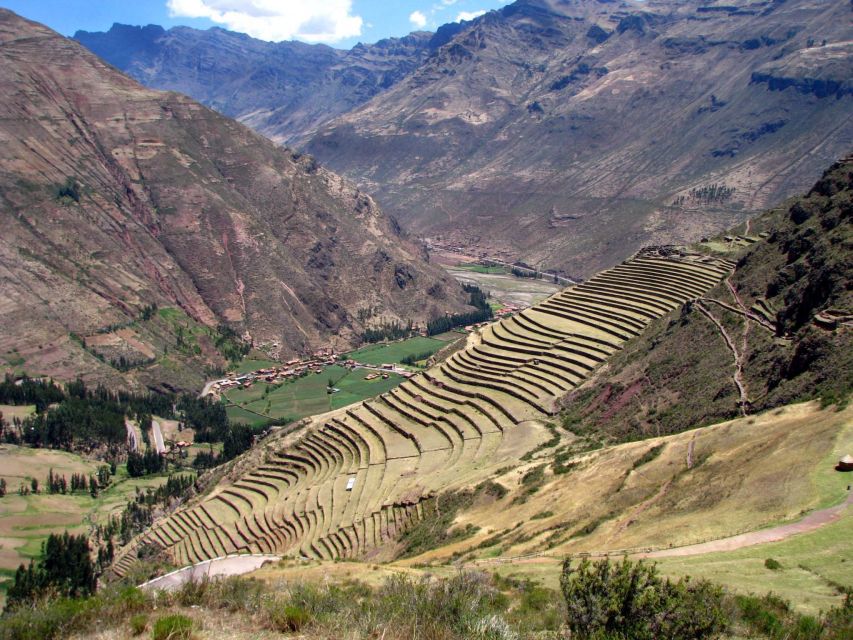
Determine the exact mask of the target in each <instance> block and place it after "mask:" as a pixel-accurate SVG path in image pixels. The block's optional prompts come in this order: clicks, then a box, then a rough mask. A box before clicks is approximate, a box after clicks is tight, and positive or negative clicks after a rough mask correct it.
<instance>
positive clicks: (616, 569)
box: [560, 558, 726, 640]
mask: <svg viewBox="0 0 853 640" xmlns="http://www.w3.org/2000/svg"><path fill="white" fill-rule="evenodd" d="M560 586H561V589H562V591H563V597H564V598H565V600H566V607H567V612H568V613H567V617H568V620H567V621H568V625H569V628H570V629H571V630H572V633H573V637H577V638H579V639H581V640H583V639H585V638H601V637H605V638H630V639H631V640H652V639H654V638H668V639H669V640H698V639H701V638H713V637H716V636H718V635H719V634H720V633H722V632H723V630H724V629H725V627H726V616H725V611H724V607H723V593H722V590H721V589H720V588H719V587H717V586H714V585H712V584H711V583H709V582H705V581H696V582H693V581H691V580H690V579H689V578H685V579H683V580H679V581H678V582H671V581H669V580H665V579H662V578H661V577H660V576H658V573H657V568H656V567H655V565H653V564H651V565H650V564H646V563H644V562H637V563H636V564H635V563H633V562H631V561H630V560H628V559H627V558H625V559H623V560H622V562H621V563H619V564H616V563H611V562H610V560H607V559H604V560H600V561H598V562H596V563H594V564H593V563H591V562H590V561H589V560H588V559H584V560H583V561H582V562H581V563H580V565H578V567H577V568H574V567H572V564H571V559H566V560H565V561H564V562H563V571H562V575H561V576H560Z"/></svg>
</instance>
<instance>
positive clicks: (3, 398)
mask: <svg viewBox="0 0 853 640" xmlns="http://www.w3.org/2000/svg"><path fill="white" fill-rule="evenodd" d="M64 398H65V392H64V391H63V390H62V389H61V388H60V387H58V386H57V385H56V384H54V383H53V381H52V380H34V379H33V378H26V377H25V378H21V379H20V380H15V378H14V377H13V376H12V375H10V374H6V376H5V377H4V379H3V382H0V404H12V405H25V404H34V405H35V406H36V411H44V410H45V409H46V408H47V407H48V405H50V404H53V403H54V402H60V401H62V400H63V399H64Z"/></svg>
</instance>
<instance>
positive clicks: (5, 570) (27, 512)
mask: <svg viewBox="0 0 853 640" xmlns="http://www.w3.org/2000/svg"><path fill="white" fill-rule="evenodd" d="M99 466H101V463H98V462H93V461H90V460H86V459H84V458H83V457H81V456H79V455H76V454H72V453H66V452H64V451H55V450H51V449H30V448H28V447H17V446H14V445H2V446H0V477H2V478H4V479H5V480H6V483H7V485H8V487H7V491H8V492H7V494H6V495H5V496H4V497H3V498H0V596H2V593H3V592H4V591H5V588H6V587H7V586H8V584H7V582H6V581H7V580H8V579H10V578H11V577H12V576H14V571H15V569H16V568H17V567H18V565H20V564H21V563H26V562H28V561H29V560H30V559H31V558H35V557H37V556H39V555H40V553H41V544H42V542H43V541H44V540H45V539H46V538H47V536H48V535H49V534H51V533H56V532H62V531H65V530H68V531H69V532H72V533H85V532H86V531H87V530H88V526H89V525H90V524H93V523H104V522H106V521H107V520H108V519H109V517H110V516H111V515H115V514H117V513H120V512H121V510H122V509H123V508H124V506H125V505H126V504H127V501H128V500H129V499H131V498H132V497H133V495H134V494H135V493H136V489H137V488H140V489H141V490H143V491H144V490H145V489H146V488H148V487H152V488H155V487H158V486H159V485H161V484H163V483H164V482H165V481H166V477H167V476H166V475H157V476H147V477H144V478H130V477H129V476H128V475H127V470H126V468H125V466H124V465H119V466H118V468H117V469H116V475H115V476H114V477H113V479H112V484H111V485H110V486H109V487H108V488H107V489H105V490H103V491H102V492H101V493H100V495H99V496H98V497H97V498H96V499H93V498H92V497H91V496H90V495H89V494H88V493H87V492H86V493H84V492H78V493H75V494H73V495H71V494H66V495H62V494H54V495H51V494H48V493H46V492H45V491H44V485H45V482H46V478H47V475H48V472H49V470H50V469H53V471H54V473H56V474H59V475H64V476H65V477H66V478H67V479H69V480H70V476H71V474H72V473H84V474H86V475H87V476H88V475H94V474H97V470H98V467H99ZM32 478H35V479H36V480H38V481H39V485H40V486H41V489H42V492H41V493H39V494H38V495H35V494H32V493H31V494H30V495H26V496H21V495H19V494H18V487H19V486H20V485H21V484H24V485H25V486H27V487H29V486H30V481H31V480H32Z"/></svg>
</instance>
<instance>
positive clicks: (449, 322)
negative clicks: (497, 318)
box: [427, 284, 494, 336]
mask: <svg viewBox="0 0 853 640" xmlns="http://www.w3.org/2000/svg"><path fill="white" fill-rule="evenodd" d="M463 287H464V289H465V291H466V292H467V293H468V304H470V305H471V306H473V307H476V308H477V310H476V311H469V312H468V313H454V314H452V315H447V316H443V317H440V318H433V319H432V320H430V321H429V322H427V335H430V336H434V335H438V334H439V333H444V332H445V331H450V330H451V329H453V328H455V327H464V326H467V325H469V324H476V323H478V322H485V321H486V320H489V319H491V318H492V317H493V316H494V312H493V311H492V307H491V305H490V304H489V294H487V293H485V292H484V291H483V290H482V289H480V287H478V286H476V285H472V284H466V285H463Z"/></svg>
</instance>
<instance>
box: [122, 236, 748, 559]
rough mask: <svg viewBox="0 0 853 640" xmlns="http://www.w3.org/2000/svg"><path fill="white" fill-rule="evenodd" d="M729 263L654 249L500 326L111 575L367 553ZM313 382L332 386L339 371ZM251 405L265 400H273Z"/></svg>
mask: <svg viewBox="0 0 853 640" xmlns="http://www.w3.org/2000/svg"><path fill="white" fill-rule="evenodd" d="M732 268H733V264H732V263H730V262H727V261H723V260H718V259H713V258H709V257H706V256H700V255H696V254H684V253H678V252H669V251H668V252H667V255H663V254H662V253H659V252H658V251H657V250H655V249H650V250H646V251H644V252H641V253H639V254H638V255H637V256H635V257H634V258H632V259H631V260H629V261H627V262H625V263H623V264H621V265H619V266H617V267H614V268H613V269H610V270H608V271H604V272H602V273H601V274H599V275H597V276H596V277H594V278H592V279H591V280H589V281H587V282H585V283H582V284H579V285H575V286H573V287H570V288H568V289H565V290H563V291H560V292H558V293H556V294H554V295H552V296H550V297H549V298H547V299H546V300H544V301H543V302H541V303H539V304H538V305H536V306H535V307H533V308H530V309H527V310H525V311H522V312H521V313H519V314H517V315H515V316H512V317H509V318H505V319H503V320H501V321H499V322H496V323H493V324H491V325H489V326H487V327H486V328H484V329H482V330H480V332H479V335H478V336H475V337H474V339H473V340H472V341H470V342H469V346H468V347H467V348H466V349H464V350H462V351H457V352H456V353H454V354H453V355H451V356H450V357H449V358H447V359H446V360H445V361H443V362H442V363H441V364H439V365H436V366H434V367H432V368H430V369H429V370H427V371H424V372H422V373H419V374H417V375H415V376H413V377H412V378H410V379H408V380H406V381H405V382H402V383H401V384H399V385H398V386H396V388H394V389H392V390H390V391H388V392H386V393H383V394H382V395H380V396H378V397H376V398H373V399H369V400H365V401H363V402H360V403H358V404H355V405H350V406H348V407H345V408H342V409H339V410H337V411H335V412H334V413H332V414H327V415H325V416H321V417H319V418H317V419H316V420H315V421H314V424H312V425H311V426H310V427H308V428H307V429H306V430H304V431H302V432H300V433H298V434H295V435H288V436H279V437H277V438H276V437H273V438H270V439H268V440H266V441H265V442H264V443H263V444H262V445H261V446H260V447H257V448H256V449H255V450H253V451H251V452H250V453H249V454H247V455H246V456H245V457H243V458H242V459H240V460H238V462H237V466H236V467H235V469H234V470H233V471H232V472H231V473H230V474H229V478H231V479H228V480H223V481H222V482H221V483H220V484H219V485H217V486H216V487H215V488H214V489H213V491H212V492H211V493H209V494H208V495H206V496H204V497H202V498H200V499H199V500H197V501H194V502H191V503H190V504H188V505H186V506H185V507H183V508H181V509H179V510H178V511H176V512H174V513H172V514H171V515H170V516H169V517H168V518H166V519H164V520H162V521H160V522H158V523H155V525H154V526H153V527H152V528H151V529H150V530H149V531H147V532H146V533H144V534H143V535H142V536H140V537H139V538H137V539H136V540H135V541H133V542H132V543H131V544H130V545H128V546H127V547H126V548H125V549H124V550H123V551H122V552H121V553H120V554H119V556H118V557H117V560H116V562H115V564H114V566H113V569H114V572H115V573H116V574H117V575H123V574H124V573H125V572H126V571H127V570H128V569H129V568H130V566H131V565H132V564H133V563H134V562H135V558H136V553H135V550H136V548H137V546H138V545H139V544H145V545H148V546H149V547H153V548H159V549H160V550H161V551H162V553H163V554H165V555H166V556H168V557H169V558H170V559H171V562H172V563H173V564H175V565H178V566H182V565H186V564H192V563H196V562H198V561H200V560H204V559H208V558H214V557H217V556H221V555H227V554H231V553H277V554H290V555H304V556H308V557H314V558H321V559H335V558H355V557H361V556H364V555H365V554H367V553H369V552H370V550H372V549H375V548H377V547H379V546H381V545H383V544H384V543H385V542H386V541H389V540H392V539H396V538H397V537H398V536H399V535H400V534H402V533H403V532H405V531H407V530H408V529H410V528H411V527H412V526H414V525H415V524H416V523H418V522H419V521H420V520H421V519H422V518H423V517H424V515H425V513H427V511H428V510H429V509H430V507H431V504H432V503H431V501H434V500H435V496H436V495H437V494H438V493H440V492H444V491H448V490H452V489H456V488H462V487H466V486H470V485H471V484H476V483H478V482H482V481H484V480H486V479H488V478H490V477H491V476H492V475H494V474H495V472H496V470H497V469H498V468H501V467H504V466H507V465H511V466H512V465H517V463H518V460H519V458H520V457H522V456H523V455H524V454H525V453H527V452H528V451H529V450H530V449H531V447H535V446H536V445H537V444H538V443H541V442H543V441H544V440H546V439H547V438H548V435H549V434H548V431H547V430H546V429H545V428H544V425H543V422H544V420H546V419H547V417H548V416H549V415H551V414H552V413H554V412H555V411H556V402H557V400H558V399H559V398H561V397H563V396H564V395H566V393H568V392H570V391H571V390H573V389H575V388H576V387H577V386H578V385H580V384H581V383H582V382H583V381H584V380H586V379H588V377H589V376H590V375H591V374H592V373H593V372H594V371H595V370H596V369H597V368H598V367H599V366H600V365H601V364H603V363H604V362H605V361H606V360H607V358H608V357H609V356H610V355H611V354H612V353H614V352H615V351H617V350H619V349H620V348H621V347H622V345H623V344H624V343H625V341H627V340H630V339H631V338H632V337H634V336H637V335H639V334H640V333H641V332H642V331H643V330H644V329H645V328H646V326H647V325H648V324H649V323H650V322H651V321H652V320H654V319H656V318H660V317H662V316H664V315H666V314H668V313H671V312H673V311H677V310H678V309H680V307H681V306H682V305H683V304H685V303H686V302H688V301H690V300H694V299H696V298H697V297H699V296H701V295H704V294H705V293H706V292H707V291H708V290H709V289H711V288H712V287H714V286H715V285H716V284H718V283H719V282H720V281H721V280H722V279H723V278H724V277H725V276H726V275H727V274H728V273H730V271H731V269H732ZM314 377H315V378H320V381H319V384H320V385H323V386H325V384H326V383H327V380H328V378H329V377H330V375H329V373H328V372H326V373H325V375H322V376H314ZM241 400H242V401H245V402H247V404H251V403H258V402H265V400H264V399H263V392H261V394H260V397H255V396H248V397H244V398H242V399H241V398H237V399H236V401H238V402H239V401H241ZM266 401H267V402H269V403H270V407H272V401H269V400H266ZM327 406H328V407H331V404H329V405H324V407H323V408H324V409H325V408H327Z"/></svg>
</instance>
